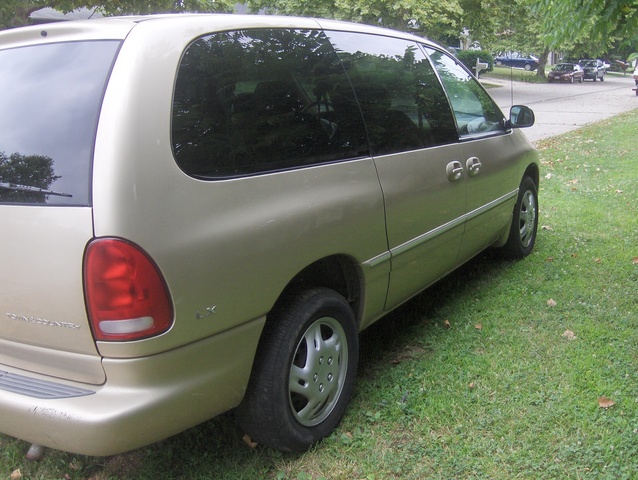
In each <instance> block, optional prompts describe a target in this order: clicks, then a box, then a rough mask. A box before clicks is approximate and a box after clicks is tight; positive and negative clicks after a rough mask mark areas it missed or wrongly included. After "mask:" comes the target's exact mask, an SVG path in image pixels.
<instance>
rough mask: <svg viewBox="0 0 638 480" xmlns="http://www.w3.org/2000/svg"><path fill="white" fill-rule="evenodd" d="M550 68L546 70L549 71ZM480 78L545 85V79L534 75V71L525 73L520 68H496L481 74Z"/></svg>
mask: <svg viewBox="0 0 638 480" xmlns="http://www.w3.org/2000/svg"><path fill="white" fill-rule="evenodd" d="M549 70H550V68H549V67H548V68H547V71H549ZM481 78H498V79H501V80H507V81H510V80H513V81H515V82H527V83H546V82H547V79H546V78H541V77H539V76H538V75H537V74H536V71H533V72H527V71H525V70H523V69H522V68H509V67H497V66H494V69H493V70H492V71H491V72H485V73H482V74H481Z"/></svg>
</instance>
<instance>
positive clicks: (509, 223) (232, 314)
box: [0, 14, 540, 455]
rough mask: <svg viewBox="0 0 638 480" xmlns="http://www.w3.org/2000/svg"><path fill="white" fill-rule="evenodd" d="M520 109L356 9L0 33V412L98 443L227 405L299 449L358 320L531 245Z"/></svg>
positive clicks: (528, 170)
mask: <svg viewBox="0 0 638 480" xmlns="http://www.w3.org/2000/svg"><path fill="white" fill-rule="evenodd" d="M79 93H81V101H79V100H78V95H79ZM508 117H509V118H508ZM508 117H506V115H505V114H503V112H502V111H501V110H500V109H499V107H498V106H497V105H496V103H495V102H494V101H493V100H492V99H491V97H490V96H489V94H488V93H487V91H486V90H485V89H484V88H483V87H482V86H481V84H480V83H479V82H478V81H477V80H476V79H475V77H474V75H473V74H472V73H471V72H470V71H469V70H468V69H467V68H466V67H464V66H463V65H462V64H461V63H460V62H459V61H458V59H456V58H455V57H454V56H452V55H450V54H449V53H448V52H446V51H445V50H444V49H443V48H442V47H439V46H437V45H436V44H434V43H432V42H429V41H427V40H424V39H423V38H420V37H416V36H412V35H409V34H406V33H401V32H394V31H390V30H386V29H381V28H375V27H369V26H365V25H361V24H351V23H344V22H337V21H334V20H320V19H311V18H293V17H277V16H248V15H205V14H199V15H154V16H148V17H119V18H105V19H98V20H85V21H78V22H61V23H59V24H51V25H44V26H43V25H38V26H34V27H24V28H20V29H12V30H7V31H4V32H0V225H2V234H1V235H0V265H1V266H2V268H0V309H1V316H2V317H1V320H0V432H2V433H5V434H8V435H12V436H15V437H18V438H22V439H24V440H27V441H29V442H32V443H34V444H39V445H42V446H47V447H52V448H56V449H60V450H65V451H71V452H75V453H82V454H87V455H112V454H116V453H119V452H123V451H127V450H132V449H135V448H138V447H141V446H144V445H147V444H149V443H153V442H155V441H158V440H161V439H163V438H166V437H168V436H170V435H173V434H175V433H178V432H180V431H183V430H185V429H187V428H190V427H192V426H194V425H196V424H198V423H201V422H204V421H206V420H208V419H210V418H212V417H214V416H215V415H218V414H220V413H222V412H225V411H228V410H231V409H236V410H235V412H236V418H237V421H238V423H239V425H240V427H241V428H242V429H243V430H244V431H245V432H246V433H247V434H248V435H249V436H250V437H251V438H252V439H253V440H254V441H256V442H258V443H261V444H266V445H270V446H272V447H275V448H279V449H282V450H287V451H290V450H292V451H302V450H305V449H307V448H308V447H309V446H310V445H312V444H313V443H315V442H317V441H319V440H320V439H322V438H323V437H325V436H326V435H329V434H330V432H331V431H332V430H333V429H334V428H335V427H336V426H337V425H338V423H339V421H340V419H341V418H342V416H343V415H344V413H345V411H346V408H347V405H348V402H349V400H350V397H351V395H352V392H353V388H354V382H355V378H356V371H357V364H358V361H359V354H358V352H359V347H358V345H359V344H358V333H359V332H360V331H361V330H363V329H365V328H366V327H368V326H369V325H371V324H373V323H374V322H375V321H377V320H379V319H380V318H382V317H383V315H385V314H386V313H387V312H389V311H391V310H392V309H394V308H396V307H397V306H399V305H401V304H402V303H403V302H405V301H407V300H408V299H410V298H411V297H413V296H414V295H416V294H418V293H419V292H421V291H422V290H424V289H426V288H427V287H428V286H429V285H431V284H432V283H434V282H436V281H437V280H438V279H440V278H441V277H443V276H444V275H445V274H447V273H448V272H450V271H452V270H454V269H455V268H457V267H458V266H460V265H461V264H463V263H465V262H467V261H468V260H470V259H471V258H472V257H474V256H475V255H477V254H478V253H479V252H481V251H483V250H484V249H486V248H490V247H491V248H500V249H501V250H500V251H501V252H502V254H503V255H505V256H507V257H508V258H519V259H520V258H522V257H525V256H526V255H528V254H530V253H531V251H532V249H533V248H534V242H535V239H536V232H537V226H538V194H537V192H538V187H539V178H540V172H539V168H540V167H539V160H538V154H537V153H536V151H535V150H534V148H533V147H532V146H531V145H530V143H529V142H528V141H527V139H526V138H525V135H524V134H523V133H522V132H521V131H520V130H519V127H529V126H531V125H532V124H533V123H534V114H533V112H532V111H531V110H530V109H529V108H527V107H525V106H521V105H515V106H513V107H512V108H511V109H510V112H509V115H508Z"/></svg>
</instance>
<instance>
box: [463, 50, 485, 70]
mask: <svg viewBox="0 0 638 480" xmlns="http://www.w3.org/2000/svg"><path fill="white" fill-rule="evenodd" d="M456 54H457V55H456V56H457V57H458V59H459V60H460V61H461V63H463V65H465V66H466V67H467V68H469V69H470V70H471V71H472V72H474V67H475V66H476V59H477V58H479V59H480V61H481V62H485V63H487V70H483V72H485V71H487V72H491V71H492V69H493V68H494V57H493V56H492V54H491V53H490V52H488V51H487V50H458V51H457V52H456Z"/></svg>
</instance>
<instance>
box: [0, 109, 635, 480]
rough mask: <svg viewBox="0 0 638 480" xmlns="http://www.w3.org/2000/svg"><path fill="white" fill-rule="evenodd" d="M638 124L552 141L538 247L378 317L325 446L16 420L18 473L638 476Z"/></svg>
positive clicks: (229, 433)
mask: <svg viewBox="0 0 638 480" xmlns="http://www.w3.org/2000/svg"><path fill="white" fill-rule="evenodd" d="M636 124H638V110H635V111H633V112H630V113H628V114H624V115H621V116H618V117H615V118H612V119H610V120H607V121H604V122H602V123H598V124H595V125H592V126H588V127H586V128H583V129H581V130H577V131H575V132H572V133H569V134H565V135H562V136H559V137H554V138H552V139H549V140H546V141H542V142H540V143H539V144H538V147H539V150H540V154H541V159H542V161H543V169H542V184H541V189H540V204H541V211H540V222H539V226H540V230H539V237H538V241H537V245H536V249H535V251H534V252H533V254H532V255H530V256H529V257H528V258H526V259H525V260H522V261H519V262H514V263H512V262H506V261H503V260H500V258H499V257H498V255H497V253H496V252H488V253H486V254H484V255H481V256H479V257H477V258H476V259H475V260H473V261H472V262H470V263H469V264H467V265H465V266H464V267H462V268H461V269H460V270H458V271H457V272H455V273H454V274H452V275H451V276H449V277H447V278H446V279H444V280H442V281H441V282H439V283H438V284H436V285H435V286H434V287H432V288H431V289H429V290H428V291H426V292H425V293H424V294H422V295H420V296H419V297H417V298H415V299H414V300H412V301H411V302H409V303H408V304H406V305H404V306H403V307H401V308H400V309H398V310H397V311H395V312H393V313H392V314H390V315H389V316H388V317H387V318H385V319H384V320H382V321H381V322H379V323H377V324H375V325H374V326H372V327H371V328H370V329H369V330H367V331H366V332H364V333H363V335H362V338H361V348H362V358H361V367H360V370H359V376H358V381H357V387H356V391H355V396H354V399H353V401H352V404H351V406H350V409H349V411H348V413H347V415H346V417H345V418H344V421H343V423H342V424H341V426H340V427H339V428H338V429H337V430H336V431H335V432H334V433H333V434H332V435H331V436H330V437H329V438H327V439H326V440H325V441H323V442H322V443H321V444H320V445H318V446H316V447H315V448H313V449H312V450H311V451H310V452H308V453H306V454H303V455H292V454H283V453H280V452H276V451H273V450H270V449H267V448H263V447H257V448H256V449H250V448H249V447H247V446H246V445H245V444H244V443H243V442H242V440H241V433H240V432H239V431H238V430H237V428H236V426H235V424H234V422H233V418H232V415H231V414H228V415H224V416H221V417H218V418H216V419H214V420H212V421H210V422H207V423H205V424H203V425H201V426H199V427H197V428H194V429H191V430H189V431H187V432H185V433H183V434H180V435H177V436H175V437H173V438H170V439H168V440H165V441H163V442H160V443H158V444H155V445H151V446H149V447H147V448H143V449H141V450H138V451H135V452H132V453H129V454H126V455H119V456H116V457H111V458H90V457H81V456H75V455H70V454H66V453H61V452H56V451H48V452H47V455H46V456H45V458H44V459H43V460H42V461H41V462H39V463H35V462H29V461H27V460H26V459H25V458H24V455H25V453H26V450H27V449H28V445H27V444H26V443H24V442H20V441H17V440H14V439H10V438H8V437H6V436H0V478H8V477H9V475H10V474H11V472H12V471H14V470H16V469H20V471H21V473H22V476H23V477H22V478H25V479H26V478H28V479H55V478H65V475H66V476H67V477H66V478H69V479H88V478H91V479H92V480H105V479H110V478H120V479H156V478H162V479H166V478H172V479H178V478H180V479H259V478H265V479H290V480H292V479H313V480H317V479H321V478H325V479H366V480H379V479H423V478H431V479H452V478H455V479H487V478H489V479H504V480H505V479H507V480H510V479H536V478H552V479H553V478H557V479H597V480H598V479H614V480H616V479H630V478H636V475H638V294H637V291H638V221H637V220H636V214H637V213H638V207H637V205H638V188H637V187H636V178H637V173H636V172H638V153H637V152H636ZM448 323H449V328H446V325H447V324H448ZM569 332H571V333H569ZM603 396H604V397H606V398H609V399H611V400H612V401H613V402H615V404H614V405H613V406H611V407H609V408H602V407H600V406H599V398H600V397H603ZM0 422H1V419H0Z"/></svg>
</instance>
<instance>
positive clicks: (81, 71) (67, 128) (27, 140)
mask: <svg viewBox="0 0 638 480" xmlns="http://www.w3.org/2000/svg"><path fill="white" fill-rule="evenodd" d="M118 47H119V41H90V42H72V43H56V44H44V45H37V46H30V47H22V48H15V49H9V50H2V51H0V203H21V204H48V205H88V204H89V203H90V193H89V192H90V171H91V161H92V156H93V146H94V143H95V132H96V127H97V120H98V115H99V109H100V105H101V102H102V97H103V93H104V88H105V84H106V80H107V77H108V75H109V72H110V69H111V65H112V63H113V60H114V58H115V54H116V52H117V49H118Z"/></svg>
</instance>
